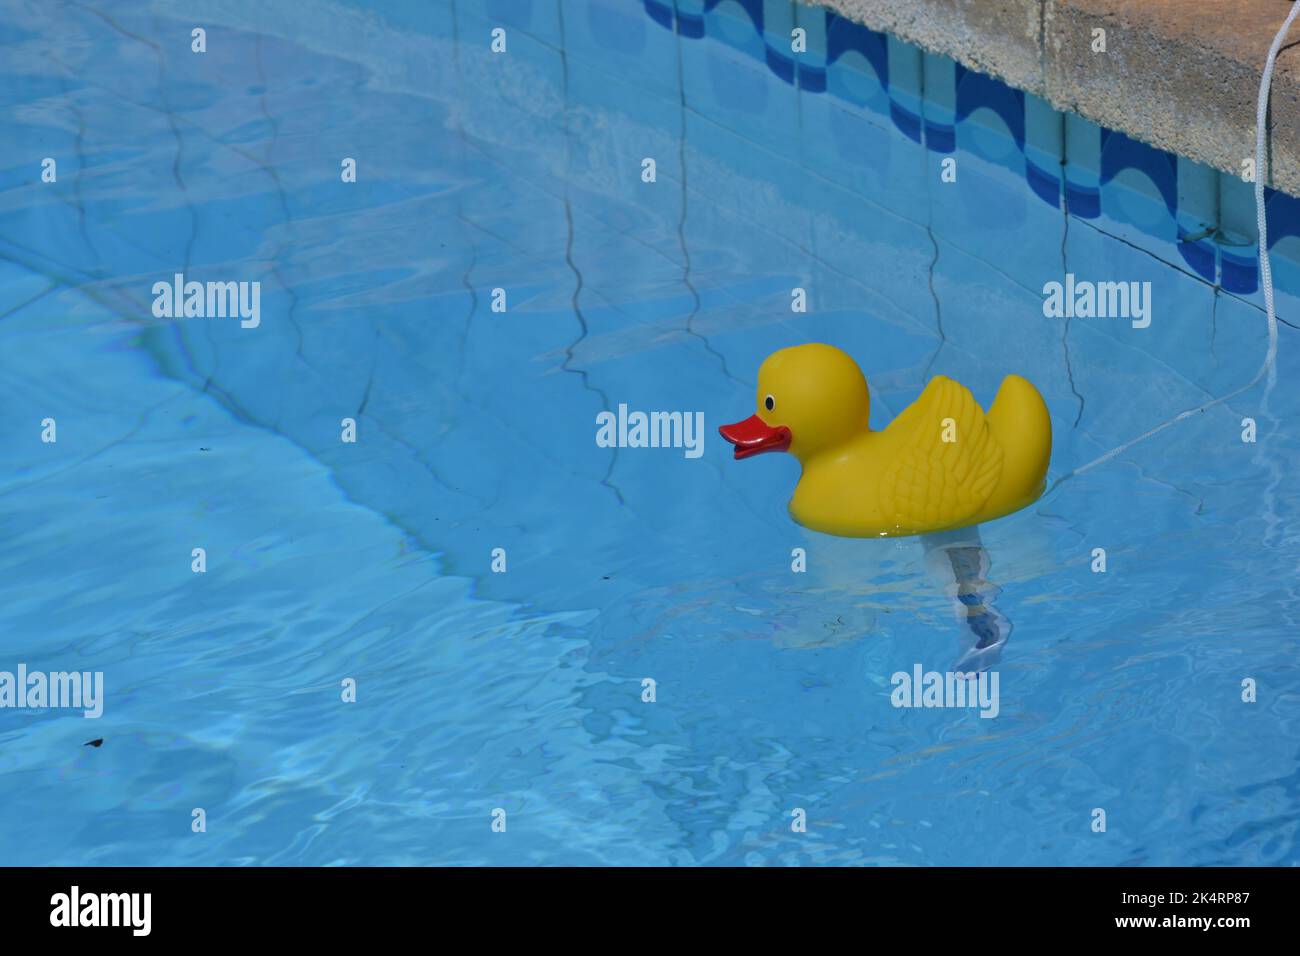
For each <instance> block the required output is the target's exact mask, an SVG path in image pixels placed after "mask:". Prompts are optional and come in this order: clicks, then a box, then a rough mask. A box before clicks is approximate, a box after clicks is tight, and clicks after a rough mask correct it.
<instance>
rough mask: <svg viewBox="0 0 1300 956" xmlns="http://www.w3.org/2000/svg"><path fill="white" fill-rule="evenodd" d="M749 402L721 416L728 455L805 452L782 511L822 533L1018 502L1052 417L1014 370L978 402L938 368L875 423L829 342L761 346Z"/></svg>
mask: <svg viewBox="0 0 1300 956" xmlns="http://www.w3.org/2000/svg"><path fill="white" fill-rule="evenodd" d="M758 404H759V412H758V414H757V415H755V416H754V417H753V418H750V419H748V420H747V421H745V422H741V423H737V424H736V425H730V426H725V427H724V428H723V429H722V430H721V431H722V434H723V437H724V438H727V439H728V440H729V441H732V442H734V443H735V444H736V457H737V458H745V457H748V456H749V455H751V454H756V453H757V452H760V451H767V450H782V451H785V450H788V451H790V452H791V453H792V454H794V455H795V456H796V457H798V458H799V460H800V462H801V463H802V464H803V474H802V476H801V477H800V479H799V484H798V486H797V487H796V488H795V492H794V496H793V498H792V499H791V501H790V514H791V516H792V517H793V518H794V519H795V520H796V521H798V522H799V523H800V524H802V525H804V526H805V527H808V528H812V529H813V530H815V531H822V532H825V533H827V534H835V535H843V536H849V537H877V536H897V535H914V534H924V533H928V532H934V531H942V530H946V529H950V528H962V527H966V526H967V525H972V524H976V523H979V522H982V521H990V520H992V519H994V518H1000V517H1002V516H1003V515H1007V514H1010V513H1011V512H1013V511H1018V510H1020V509H1021V508H1023V507H1025V506H1026V505H1028V504H1030V503H1031V502H1033V501H1035V500H1036V499H1037V498H1038V496H1039V495H1041V494H1042V492H1043V485H1044V479H1045V477H1046V474H1047V464H1048V459H1049V458H1050V456H1051V448H1052V426H1051V419H1050V418H1049V417H1048V414H1047V407H1046V405H1045V404H1044V402H1043V399H1042V397H1041V396H1040V395H1039V394H1038V391H1037V390H1036V389H1035V388H1034V386H1033V385H1031V384H1030V383H1029V382H1027V381H1026V380H1025V379H1023V378H1021V377H1020V376H1018V375H1009V376H1007V378H1006V379H1005V380H1004V381H1003V383H1002V387H1001V389H1000V390H999V391H998V395H997V398H996V399H995V400H994V402H993V405H992V407H990V409H989V411H988V413H987V414H985V412H984V410H983V409H981V408H980V406H979V405H978V404H977V403H976V401H975V399H974V397H973V396H972V395H971V393H970V391H969V390H968V389H967V388H965V387H964V386H962V385H960V384H958V383H957V382H954V381H953V380H952V379H950V378H945V377H943V376H939V377H936V378H935V379H933V380H932V381H931V382H930V383H929V385H927V386H926V388H925V390H924V391H923V392H922V393H921V395H920V397H919V398H918V399H917V400H916V401H915V402H914V403H912V404H911V405H910V406H908V407H907V408H906V409H905V410H904V411H903V412H902V413H901V414H900V415H899V416H898V417H897V418H895V419H894V421H893V422H891V423H890V424H889V426H888V427H887V428H885V429H884V430H883V431H872V430H871V429H870V428H869V427H868V424H867V418H868V416H869V412H870V400H869V397H868V392H867V384H866V379H864V378H863V377H862V372H861V371H860V370H859V369H858V367H857V365H856V363H854V361H853V359H852V358H850V357H849V356H848V355H846V354H845V353H844V352H841V351H840V350H839V349H836V348H834V347H832V346H829V345H801V346H796V347H794V348H789V349H783V350H781V351H780V352H777V353H775V354H773V355H771V356H770V357H769V358H768V359H767V361H766V362H764V363H763V367H762V368H761V369H760V370H759V387H758Z"/></svg>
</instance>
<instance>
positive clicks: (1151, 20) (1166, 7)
mask: <svg viewBox="0 0 1300 956" xmlns="http://www.w3.org/2000/svg"><path fill="white" fill-rule="evenodd" d="M818 2H819V3H820V5H822V6H825V7H828V8H830V9H831V10H834V11H835V12H836V13H838V14H840V15H842V16H845V17H848V18H850V19H852V20H855V21H857V22H859V23H861V24H863V25H865V26H867V27H869V28H870V29H872V30H877V31H880V32H885V33H891V34H893V35H894V36H897V37H898V38H899V39H902V40H906V41H907V42H909V43H913V44H916V45H917V46H920V47H922V48H924V49H926V50H928V51H930V52H932V53H938V54H942V55H944V56H948V57H951V58H953V59H954V60H956V61H957V62H959V63H961V64H962V65H964V66H967V67H969V68H971V69H974V70H978V71H980V72H982V73H988V74H991V75H993V76H995V77H997V78H998V79H1000V80H1002V81H1003V82H1005V83H1008V84H1010V85H1011V86H1014V87H1016V88H1018V89H1021V90H1024V91H1026V92H1028V93H1033V94H1035V95H1036V96H1040V97H1042V98H1043V99H1045V100H1047V101H1048V102H1049V103H1050V104H1051V105H1052V106H1053V107H1055V108H1056V109H1058V110H1061V111H1064V112H1072V113H1078V114H1079V115H1081V116H1083V117H1085V118H1087V119H1089V120H1091V121H1092V122H1094V123H1097V124H1099V125H1102V126H1105V127H1108V128H1110V129H1115V130H1119V131H1121V132H1123V133H1126V134H1128V135H1130V136H1133V137H1135V138H1137V139H1140V140H1142V141H1144V142H1146V143H1149V144H1151V145H1152V146H1156V147H1158V148H1160V149H1163V150H1167V151H1168V152H1171V153H1178V154H1180V155H1182V156H1186V157H1187V158H1188V159H1192V160H1196V161H1197V162H1201V163H1204V164H1206V165H1207V166H1212V167H1214V168H1215V169H1219V170H1222V171H1223V172H1226V173H1230V174H1233V175H1237V176H1241V175H1242V173H1243V161H1244V160H1246V159H1247V158H1248V157H1253V156H1254V154H1255V106H1256V99H1257V97H1258V95H1259V82H1260V75H1261V74H1262V72H1263V68H1264V59H1265V57H1266V56H1267V54H1268V48H1269V45H1270V44H1271V43H1272V42H1273V37H1274V35H1275V34H1276V33H1277V30H1278V28H1279V27H1281V25H1282V23H1283V21H1284V20H1285V19H1286V17H1287V14H1288V13H1289V12H1290V6H1291V4H1290V3H1289V2H1288V0H818ZM1098 29H1100V30H1104V31H1105V52H1094V50H1093V47H1094V40H1095V34H1094V30H1098ZM1298 46H1300V20H1298V21H1297V23H1296V24H1294V25H1293V26H1292V30H1291V33H1290V34H1289V35H1288V37H1287V42H1286V43H1285V44H1284V45H1283V47H1282V52H1281V53H1280V54H1279V55H1278V59H1277V66H1276V68H1275V70H1274V74H1273V85H1272V97H1271V104H1272V110H1271V113H1270V120H1271V150H1270V170H1269V172H1270V176H1269V185H1271V186H1273V187H1274V188H1277V189H1281V190H1283V191H1285V192H1287V193H1290V194H1292V195H1296V196H1300V50H1298V49H1296V47H1298Z"/></svg>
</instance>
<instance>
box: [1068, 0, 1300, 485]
mask: <svg viewBox="0 0 1300 956" xmlns="http://www.w3.org/2000/svg"><path fill="white" fill-rule="evenodd" d="M1297 14H1300V0H1295V2H1294V3H1292V4H1291V13H1290V15H1289V16H1287V18H1286V22H1285V23H1283V24H1282V28H1281V29H1280V30H1278V31H1277V36H1275V37H1274V38H1273V45H1272V46H1270V47H1269V48H1268V59H1266V60H1265V61H1264V74H1263V75H1262V76H1261V77H1260V79H1259V101H1258V103H1257V105H1256V108H1255V221H1256V223H1257V224H1258V226H1259V280H1260V284H1261V285H1262V286H1263V289H1264V312H1265V314H1266V315H1267V317H1268V351H1267V352H1266V353H1265V355H1264V364H1263V365H1261V366H1260V367H1259V371H1258V372H1256V373H1255V377H1254V378H1252V379H1251V380H1250V381H1249V382H1247V383H1246V384H1245V385H1243V386H1242V387H1241V388H1239V389H1237V390H1236V391H1235V392H1231V393H1229V394H1227V395H1224V396H1222V397H1220V398H1215V399H1211V400H1210V401H1208V402H1206V403H1205V404H1204V405H1198V406H1197V407H1195V408H1189V409H1187V410H1186V411H1183V412H1179V413H1178V414H1177V415H1175V416H1174V417H1173V418H1171V419H1169V421H1167V422H1161V423H1160V424H1159V425H1157V426H1156V427H1155V428H1152V429H1151V430H1150V431H1147V432H1144V433H1143V434H1141V435H1139V436H1138V437H1137V438H1134V439H1132V440H1131V441H1127V442H1125V443H1124V444H1122V445H1120V446H1119V447H1118V448H1112V449H1111V450H1110V451H1108V452H1106V454H1104V455H1102V456H1101V457H1100V458H1096V459H1094V460H1093V461H1090V462H1088V463H1087V464H1086V465H1080V466H1079V467H1078V468H1075V469H1074V470H1073V471H1070V472H1069V473H1067V474H1065V475H1062V476H1061V477H1060V478H1058V479H1056V481H1054V482H1052V487H1051V488H1049V489H1048V492H1049V493H1050V492H1051V491H1052V490H1054V489H1055V488H1056V486H1057V485H1059V484H1061V482H1063V481H1065V480H1066V479H1067V478H1073V477H1074V476H1075V475H1081V474H1083V473H1084V472H1085V471H1091V470H1092V469H1094V468H1096V467H1097V466H1098V465H1103V464H1105V463H1106V462H1108V461H1110V460H1111V459H1112V458H1114V457H1115V456H1116V455H1122V454H1123V453H1124V452H1126V451H1128V450H1129V449H1130V448H1132V447H1133V446H1134V445H1136V444H1139V443H1140V442H1144V441H1146V440H1147V439H1148V438H1150V437H1151V436H1152V435H1156V434H1159V433H1160V432H1162V431H1164V430H1165V429H1166V428H1168V427H1169V426H1171V425H1174V424H1176V423H1178V422H1181V421H1182V420H1183V419H1184V418H1190V417H1191V416H1192V415H1195V414H1197V413H1199V412H1203V411H1205V410H1206V409H1209V408H1213V407H1214V406H1215V405H1221V404H1222V403H1224V402H1226V401H1229V400H1230V399H1233V398H1236V397H1237V396H1238V395H1240V394H1241V393H1242V392H1246V391H1249V390H1250V389H1252V388H1254V387H1255V386H1256V385H1258V384H1259V381H1260V379H1262V378H1263V377H1264V376H1265V375H1267V376H1268V389H1269V390H1271V389H1272V388H1273V383H1274V381H1276V378H1277V313H1276V312H1275V311H1274V307H1273V269H1272V266H1271V265H1270V263H1269V258H1268V223H1267V221H1266V218H1267V217H1266V216H1265V215H1264V186H1265V184H1266V183H1267V182H1268V150H1267V148H1266V144H1267V141H1268V129H1267V126H1266V123H1267V121H1268V93H1269V87H1270V86H1272V83H1273V66H1274V64H1275V63H1276V62H1277V55H1278V52H1279V51H1280V50H1281V49H1282V43H1283V42H1284V41H1285V40H1286V34H1287V31H1288V30H1290V29H1291V24H1292V23H1293V22H1294V21H1295V18H1296V15H1297Z"/></svg>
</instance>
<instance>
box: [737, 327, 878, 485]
mask: <svg viewBox="0 0 1300 956" xmlns="http://www.w3.org/2000/svg"><path fill="white" fill-rule="evenodd" d="M870 414H871V398H870V396H869V394H868V392H867V380H866V379H865V378H864V377H863V375H862V370H861V369H859V368H858V363H857V362H855V361H853V359H852V358H850V357H849V356H848V354H847V353H845V352H842V351H840V350H839V349H837V348H835V346H833V345H821V344H819V343H813V344H809V345H796V346H794V347H793V348H788V349H781V351H779V352H773V353H772V354H771V355H769V356H768V357H767V361H765V362H764V363H763V365H762V367H761V368H759V370H758V414H757V415H752V416H750V417H749V418H747V419H745V420H744V421H743V422H736V423H735V424H734V425H723V426H722V427H721V428H719V429H718V431H719V432H720V433H721V435H722V437H723V438H725V439H726V440H727V441H729V442H731V443H732V444H733V445H735V446H736V458H748V457H749V456H751V455H757V454H760V453H762V452H765V451H788V452H790V453H791V454H792V455H794V456H795V457H796V458H798V459H799V460H800V461H807V460H808V459H809V458H811V457H812V456H813V455H816V454H817V453H818V452H820V451H824V450H825V449H828V448H834V447H835V446H837V445H839V444H841V443H843V442H844V441H846V440H847V439H849V438H851V437H852V436H854V435H856V434H858V433H860V432H863V431H866V429H867V419H868V418H869V417H870Z"/></svg>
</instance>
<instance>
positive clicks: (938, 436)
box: [879, 375, 1002, 528]
mask: <svg viewBox="0 0 1300 956" xmlns="http://www.w3.org/2000/svg"><path fill="white" fill-rule="evenodd" d="M888 430H889V431H891V432H893V431H895V430H897V434H898V445H897V446H896V447H897V448H898V449H899V450H898V452H897V453H896V455H895V456H894V457H893V459H892V460H891V461H890V462H889V464H888V465H887V466H886V468H885V474H884V476H883V478H882V480H881V482H880V485H879V494H880V508H881V511H882V512H883V513H884V514H885V515H888V516H890V517H891V518H892V519H893V520H894V521H895V522H896V523H897V525H898V526H899V527H907V528H924V527H934V526H942V525H959V524H961V523H962V522H964V521H965V520H966V519H968V518H970V517H971V516H972V515H974V514H975V513H976V512H977V511H978V510H979V508H980V507H981V506H982V505H983V504H984V502H985V501H986V500H987V499H988V497H989V495H990V494H992V492H993V489H994V487H995V486H996V485H997V483H998V478H999V477H1000V476H1001V474H1002V447H1001V445H999V444H998V441H997V439H996V438H995V437H994V435H993V433H992V432H991V431H990V430H989V426H988V422H987V421H986V420H985V417H984V410H983V409H981V408H980V407H979V404H978V403H977V402H976V401H975V398H974V396H973V395H971V393H970V389H968V388H966V387H965V386H964V385H961V384H959V383H958V382H954V381H953V380H952V379H950V378H946V377H944V376H942V375H940V376H937V377H936V378H934V379H932V380H931V382H930V384H929V385H927V386H926V387H925V391H923V392H922V393H921V397H920V398H918V399H917V400H916V401H915V402H914V403H912V405H910V406H908V408H907V409H906V410H904V411H903V413H902V414H900V415H899V416H898V417H897V418H896V419H894V421H893V422H892V423H891V424H890V425H889V429H888Z"/></svg>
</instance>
